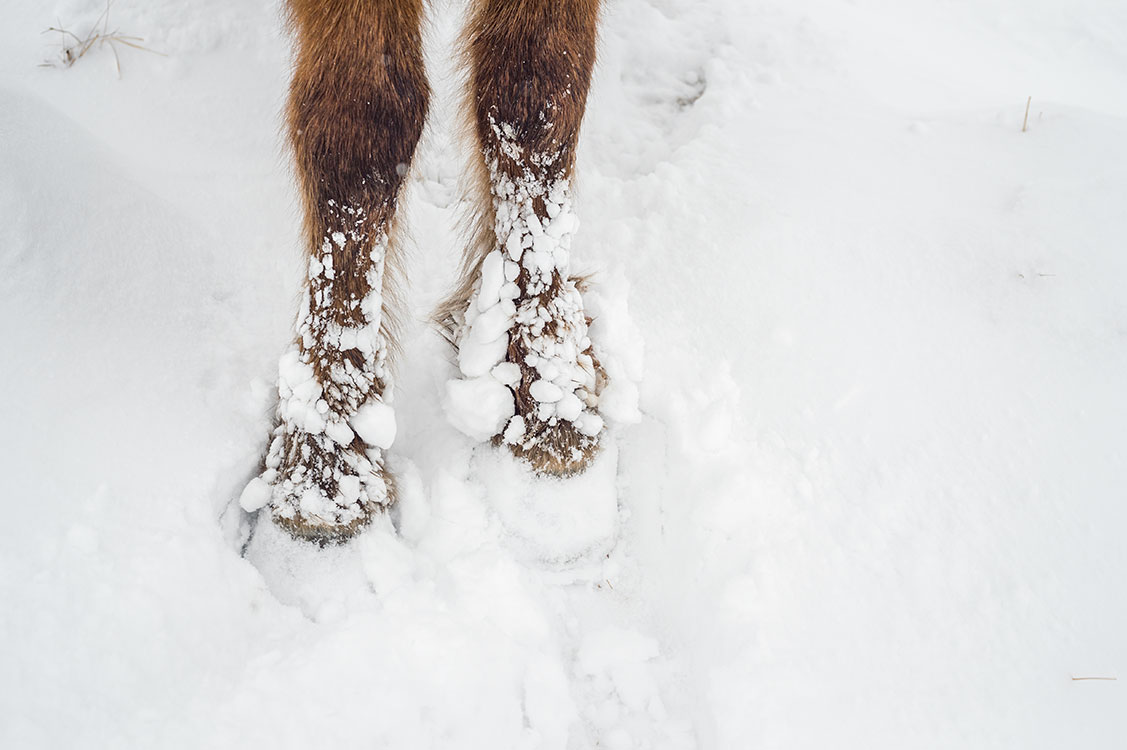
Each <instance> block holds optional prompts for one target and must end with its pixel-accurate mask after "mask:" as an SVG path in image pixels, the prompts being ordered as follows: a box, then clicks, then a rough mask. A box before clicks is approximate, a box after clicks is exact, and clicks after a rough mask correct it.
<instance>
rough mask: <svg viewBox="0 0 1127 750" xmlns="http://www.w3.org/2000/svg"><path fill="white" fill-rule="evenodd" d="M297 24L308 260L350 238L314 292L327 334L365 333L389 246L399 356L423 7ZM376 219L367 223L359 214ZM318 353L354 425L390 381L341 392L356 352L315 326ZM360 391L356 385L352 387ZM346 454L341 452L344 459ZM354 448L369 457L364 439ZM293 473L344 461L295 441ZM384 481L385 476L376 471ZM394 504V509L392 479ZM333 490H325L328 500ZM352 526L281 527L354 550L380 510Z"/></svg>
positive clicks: (297, 153) (393, 5)
mask: <svg viewBox="0 0 1127 750" xmlns="http://www.w3.org/2000/svg"><path fill="white" fill-rule="evenodd" d="M289 11H290V22H291V25H292V27H293V29H294V31H295V33H296V37H297V53H296V59H295V65H294V71H293V78H292V81H291V85H290V96H289V103H288V107H287V110H286V121H287V126H288V131H289V139H290V144H291V147H292V149H293V155H294V163H295V166H296V171H297V177H298V182H299V187H300V192H301V200H302V207H303V211H304V217H305V222H304V232H305V245H306V251H307V256H312V255H314V254H319V251H320V248H321V245H322V243H323V242H324V239H325V237H327V236H330V235H331V234H333V233H334V232H341V233H343V234H344V235H345V237H346V238H347V240H346V242H345V244H344V246H343V247H341V248H334V252H333V271H334V274H335V278H334V279H333V280H332V281H331V282H329V281H328V280H326V279H325V278H324V277H317V278H315V279H312V280H310V281H309V282H308V283H309V284H310V288H311V291H312V292H314V293H317V292H319V291H324V292H325V293H331V300H332V303H331V309H330V311H329V314H328V315H327V320H326V319H319V320H318V321H317V323H316V325H319V326H324V325H326V324H327V323H329V322H331V323H335V324H337V325H340V326H342V327H349V326H357V325H362V324H363V323H364V320H363V316H362V312H361V310H360V308H359V306H358V301H359V300H362V299H363V298H364V297H365V296H367V295H368V293H369V292H370V291H371V289H370V288H369V279H368V272H369V270H370V269H371V267H372V263H373V261H372V258H371V255H370V253H371V250H372V248H373V246H374V245H375V243H376V241H377V238H378V237H380V236H381V235H386V236H387V237H388V246H387V252H386V256H385V260H384V275H383V283H382V287H381V290H380V291H381V295H382V300H383V310H382V316H381V330H382V332H383V334H384V339H385V340H386V341H387V343H388V344H389V347H390V348H392V349H394V344H395V341H396V336H395V335H394V334H395V327H396V326H395V321H394V302H395V300H396V299H397V294H396V278H397V276H398V263H397V261H398V252H397V250H398V244H399V243H398V236H397V234H398V233H397V232H396V231H395V229H396V221H395V209H396V205H397V202H398V199H399V193H400V190H401V188H402V186H403V184H404V182H405V178H406V175H407V172H408V169H409V166H410V163H411V160H412V157H413V156H414V152H415V147H416V145H417V143H418V141H419V138H420V136H421V134H422V130H423V125H424V122H425V119H426V111H427V103H428V99H429V94H430V92H429V88H428V85H427V81H426V71H425V68H424V65H423V53H422V35H421V23H422V13H423V4H422V0H290V4H289ZM354 207H359V208H362V209H363V210H364V211H365V214H364V215H363V218H362V220H361V221H359V222H358V221H357V219H356V217H355V216H353V215H351V214H350V213H349V209H351V208H354ZM312 333H313V342H312V344H311V345H308V346H307V344H306V342H304V341H300V337H299V346H301V347H302V350H303V351H304V352H305V353H306V354H307V355H308V357H309V361H310V363H311V364H312V366H313V369H314V372H315V374H316V377H317V380H318V382H319V383H321V385H322V387H323V388H324V398H325V400H326V401H327V402H328V404H329V408H330V409H331V410H332V411H333V412H334V413H337V414H341V415H343V416H345V417H346V418H347V417H348V416H349V415H350V414H352V413H353V412H354V411H355V410H356V409H357V408H358V407H359V406H360V405H361V404H362V403H364V402H365V401H366V400H367V399H368V398H369V397H370V396H371V395H374V394H375V395H378V394H382V393H383V391H384V389H385V387H386V385H387V383H386V382H383V380H381V379H380V378H378V377H376V376H375V374H374V373H370V374H369V375H368V376H367V377H366V378H362V379H361V384H360V388H357V387H354V386H355V384H346V385H341V384H339V383H334V381H333V378H332V377H331V375H330V374H331V373H332V371H333V370H334V369H339V366H340V365H341V363H342V361H343V360H344V359H345V358H348V359H349V361H350V362H351V364H352V365H354V366H355V367H356V368H360V367H361V365H362V362H361V361H360V358H359V356H358V352H357V351H356V350H347V351H345V352H342V351H341V350H340V349H339V348H335V347H334V346H332V345H331V344H329V343H326V342H325V341H324V337H323V336H322V335H321V334H322V330H321V329H319V328H317V327H314V328H313V330H312ZM349 385H351V386H353V387H349ZM338 450H339V449H338ZM349 450H352V451H354V452H356V453H357V454H359V455H363V454H364V451H365V446H364V444H363V441H361V440H360V438H359V437H358V436H357V437H356V438H355V439H354V441H353V444H352V445H351V446H350V447H349ZM283 455H284V459H283V463H284V465H294V464H297V463H300V464H302V465H304V466H305V467H306V468H307V469H308V470H309V471H310V472H311V474H312V475H313V476H321V474H322V472H324V471H326V470H328V471H327V473H328V474H329V475H332V474H333V472H332V470H333V468H334V467H338V466H341V465H342V464H341V460H342V459H341V456H340V455H338V452H337V451H328V452H326V451H324V450H322V449H321V448H319V447H318V445H317V442H316V441H314V440H312V439H310V438H309V437H308V436H304V435H303V434H302V433H295V434H294V435H292V436H289V437H287V442H286V445H285V446H284V448H283ZM375 468H376V471H377V472H381V473H382V471H383V470H382V467H381V466H378V465H377V466H376V467H375ZM384 479H385V482H386V483H387V485H388V488H389V493H388V499H389V502H391V501H393V500H394V495H393V492H392V485H391V482H390V478H389V477H387V476H385V477H384ZM330 484H333V483H332V481H331V480H326V481H325V482H323V483H322V489H323V490H324V491H325V493H326V494H327V495H328V496H330V497H331V496H332V495H333V494H334V493H335V492H336V489H337V488H336V487H335V486H328V485H330ZM364 511H365V516H364V517H363V518H361V519H359V520H358V521H356V522H354V523H352V524H350V525H349V526H348V527H346V528H335V527H330V526H325V525H324V524H318V523H316V522H314V521H313V520H311V519H305V518H304V517H302V516H297V517H295V518H292V519H284V518H281V517H276V520H277V521H278V523H279V524H280V525H282V526H283V527H285V528H286V529H287V530H288V531H289V532H290V533H291V534H292V535H293V536H295V537H297V538H303V539H310V540H315V541H319V542H321V543H324V542H327V541H343V540H344V539H347V538H348V537H349V536H351V535H352V534H353V533H355V531H356V530H357V529H358V528H360V527H362V526H364V525H365V524H366V523H367V521H368V520H369V519H370V517H371V513H372V512H373V511H374V508H365V509H364Z"/></svg>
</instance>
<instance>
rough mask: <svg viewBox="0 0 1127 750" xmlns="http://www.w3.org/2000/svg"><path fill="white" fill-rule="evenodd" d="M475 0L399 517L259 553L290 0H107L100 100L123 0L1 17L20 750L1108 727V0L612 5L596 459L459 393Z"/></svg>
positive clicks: (287, 227) (1115, 360) (439, 212)
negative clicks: (325, 541)
mask: <svg viewBox="0 0 1127 750" xmlns="http://www.w3.org/2000/svg"><path fill="white" fill-rule="evenodd" d="M460 9H461V3H460V2H454V1H453V0H434V2H433V7H432V16H433V23H432V26H431V29H430V31H429V37H428V45H429V62H430V66H431V70H432V75H433V78H434V84H435V86H436V90H437V92H438V93H437V96H436V106H435V111H434V117H433V119H432V123H431V125H432V127H431V128H430V130H429V131H428V133H427V136H426V139H425V142H424V144H423V145H422V147H421V149H420V152H419V157H418V160H417V169H416V171H415V172H414V173H413V177H412V180H411V183H410V188H409V195H408V196H407V197H408V204H409V208H408V209H407V213H406V214H405V218H406V219H407V221H408V226H409V227H410V229H411V232H412V238H413V239H412V245H413V252H412V257H411V259H410V260H409V263H408V265H409V272H410V275H411V276H412V277H413V280H414V281H413V284H412V287H411V290H410V293H409V294H408V295H407V300H406V302H407V306H408V313H409V314H408V316H407V317H408V319H409V320H408V324H407V331H406V332H405V335H404V343H405V347H404V352H403V357H402V359H401V361H400V364H399V370H398V378H397V381H396V382H397V385H396V392H395V402H394V403H395V413H396V421H397V424H398V434H397V435H396V437H395V444H394V447H393V448H392V450H391V451H389V454H388V464H389V468H390V469H391V470H392V471H393V472H394V474H395V476H396V480H397V492H398V496H399V505H398V507H397V508H396V510H395V512H394V514H393V515H392V516H391V517H390V518H387V517H383V518H381V519H379V520H378V521H377V523H376V525H375V526H374V527H373V528H372V529H371V530H370V531H368V532H367V533H366V534H364V535H363V536H362V537H361V538H359V539H358V540H357V541H356V542H355V543H354V544H351V545H348V546H346V547H343V548H332V549H327V550H317V549H316V548H312V547H303V546H300V545H294V544H292V543H290V542H289V541H288V540H287V538H285V537H284V536H282V535H280V534H279V533H278V532H277V531H276V530H275V529H274V528H273V527H272V526H271V525H270V524H266V523H264V524H259V525H258V527H257V528H256V533H255V535H254V537H253V540H252V542H251V544H250V545H249V546H248V547H247V548H246V550H245V554H244V550H243V541H244V536H245V535H244V532H245V531H246V529H247V520H246V515H245V514H244V512H243V511H242V510H241V509H240V508H239V505H238V503H239V496H240V493H241V492H242V490H243V488H244V487H245V486H246V485H247V482H248V480H249V479H250V478H251V477H252V476H254V475H255V473H256V472H257V469H258V461H259V460H260V458H261V456H262V454H263V452H264V450H265V448H266V441H267V439H268V435H269V427H270V418H271V416H270V415H271V412H272V409H273V406H274V398H275V394H276V390H275V387H274V377H275V374H276V373H275V370H276V365H277V362H278V358H279V356H280V355H281V354H282V353H283V352H284V351H285V349H286V347H287V345H288V343H289V340H290V337H291V335H292V333H291V332H292V324H293V320H294V314H295V311H296V309H297V305H298V299H299V293H300V289H301V282H302V280H303V276H304V274H305V273H306V271H307V269H306V268H305V266H304V264H303V263H302V262H301V256H300V252H299V250H300V248H299V247H298V241H299V217H298V215H297V210H296V207H297V201H296V196H295V194H294V189H293V184H292V180H291V179H290V175H289V172H288V166H287V161H286V157H285V153H284V149H283V148H282V139H281V137H280V135H279V127H278V123H279V112H280V110H281V107H282V105H283V102H284V98H285V87H286V80H287V61H288V46H287V40H286V38H285V35H284V32H283V29H282V25H281V21H280V17H281V11H280V7H279V5H278V2H277V0H235V1H232V0H224V1H223V2H220V0H197V2H193V3H176V2H172V0H146V2H143V3H142V2H139V1H137V0H117V2H116V3H115V5H114V8H113V12H112V19H111V27H116V28H118V29H120V30H121V31H122V32H123V33H127V34H136V35H138V36H141V37H144V39H145V42H144V43H145V44H146V45H147V46H150V47H152V48H153V49H156V50H159V51H161V52H162V53H164V56H156V55H152V54H148V53H145V52H141V51H138V50H132V49H128V48H122V50H121V67H122V77H121V79H120V80H118V79H117V77H116V75H115V72H114V66H113V61H112V55H111V54H110V52H109V50H106V49H94V50H92V51H91V52H90V53H88V55H87V56H86V57H85V58H83V59H82V60H80V61H79V62H78V64H76V65H75V66H74V67H73V68H71V69H68V70H50V69H44V68H39V67H37V64H38V63H39V62H40V61H42V60H43V59H44V58H46V57H47V56H49V55H52V54H54V50H53V49H51V48H50V47H49V44H50V42H51V41H52V39H53V38H52V37H51V36H49V35H48V36H43V35H41V34H40V32H41V31H42V30H43V29H45V28H46V27H48V26H51V25H58V24H63V25H65V26H68V27H70V28H74V29H76V30H78V31H79V32H80V33H82V32H84V31H85V29H86V28H87V27H88V26H89V24H91V23H93V22H94V20H95V18H96V17H97V15H98V14H99V13H100V12H101V3H100V1H99V0H57V1H53V2H46V3H44V2H39V1H35V2H33V1H32V0H9V2H7V3H6V4H5V7H4V14H3V15H4V23H3V24H2V26H0V330H2V332H3V339H4V342H5V352H4V354H3V355H2V356H0V416H2V417H3V424H4V427H5V436H6V437H5V438H4V442H3V445H4V450H3V452H2V453H0V477H2V479H0V498H2V501H3V503H4V509H5V515H4V525H3V532H0V533H2V535H3V536H2V538H0V601H3V603H4V604H3V607H0V666H2V669H0V747H5V748H60V747H65V748H98V747H105V748H122V747H136V748H225V747H263V748H267V747H268V748H311V747H339V748H359V747H364V748H383V747H386V748H412V749H414V748H490V749H491V750H495V749H497V748H568V749H569V750H572V749H577V748H596V747H598V748H705V749H713V748H725V749H727V748H733V749H736V748H738V749H742V748H824V747H850V748H853V747H856V748H866V749H871V748H903V747H911V748H953V747H958V748H963V747H970V748H987V747H1004V748H1062V747H1068V748H1073V747H1093V748H1094V747H1115V746H1118V745H1120V744H1122V741H1123V737H1124V736H1127V694H1125V693H1124V690H1125V689H1127V683H1125V680H1127V638H1125V636H1124V634H1125V633H1127V603H1125V600H1124V598H1123V592H1124V590H1125V589H1127V586H1125V584H1127V545H1125V544H1124V543H1123V532H1124V529H1125V528H1127V503H1124V489H1123V488H1124V476H1125V468H1127V462H1125V446H1127V389H1125V388H1124V383H1127V295H1125V294H1124V293H1123V289H1124V282H1125V277H1127V253H1125V252H1124V247H1123V243H1124V237H1127V211H1125V210H1124V206H1125V205H1127V170H1125V169H1124V165H1125V164H1127V4H1124V3H1122V2H1120V0H1074V1H1070V2H1066V1H1065V0H1056V1H1055V2H1048V1H1042V0H1033V1H1026V2H1019V0H974V2H971V0H948V1H945V2H939V1H938V0H930V1H925V0H909V1H906V2H890V1H888V0H852V1H847V0H786V1H785V2H784V1H783V0H751V1H749V0H709V1H708V2H704V1H702V0H607V12H606V18H605V23H604V27H603V40H602V45H601V49H600V66H599V69H598V72H597V79H596V82H595V87H594V90H593V93H592V97H591V102H590V111H589V117H588V120H587V122H586V126H585V131H584V137H583V142H582V145H581V149H580V154H579V172H578V180H577V183H576V191H575V195H574V208H575V212H576V215H577V216H578V217H579V218H580V219H581V221H582V228H581V229H580V230H579V231H578V233H577V234H576V235H575V238H574V243H573V247H572V252H573V257H572V267H573V269H575V270H577V271H584V270H587V269H590V270H593V271H595V272H596V275H595V278H594V280H593V283H592V286H591V288H590V291H589V292H588V293H587V294H585V302H586V303H587V305H588V308H589V311H590V312H592V313H593V315H594V318H595V322H594V324H593V325H592V327H591V336H592V339H593V340H594V341H595V344H596V346H598V347H600V348H601V349H603V350H605V351H607V352H610V353H612V355H613V356H612V359H613V362H612V363H610V365H609V366H608V372H609V374H610V376H611V379H612V383H613V385H612V388H617V389H619V390H618V392H617V393H616V394H615V395H613V396H612V393H614V391H612V390H611V389H608V391H606V392H605V393H604V395H603V403H602V404H601V408H603V409H604V410H605V411H606V412H607V416H608V417H612V418H613V420H614V421H616V422H618V423H619V426H618V427H615V428H614V430H613V431H612V432H611V433H610V434H609V435H608V436H607V453H606V454H604V456H603V457H602V459H600V460H601V461H604V463H600V464H597V469H598V470H597V471H596V472H595V473H593V474H592V475H591V476H590V477H584V478H581V479H580V480H578V481H577V482H576V483H574V484H569V483H565V482H550V483H537V482H535V481H533V480H532V479H530V478H529V477H528V476H527V475H525V474H521V472H520V470H519V467H517V466H515V465H513V464H511V463H508V464H507V463H505V461H504V460H503V458H504V457H503V454H502V453H500V452H498V451H495V450H494V449H491V448H488V447H482V446H478V445H477V444H476V443H474V441H472V440H471V439H469V438H467V437H465V436H463V435H462V434H461V433H459V432H458V431H457V430H456V429H454V428H453V427H451V426H450V425H449V423H448V421H447V419H446V417H445V414H444V411H443V406H442V402H443V397H444V388H445V383H446V381H447V380H449V379H451V378H452V377H456V373H457V367H456V364H455V363H454V362H453V361H452V360H451V358H450V356H449V352H448V349H447V347H446V346H445V344H444V343H443V342H442V341H441V340H440V337H439V336H438V335H437V334H435V333H433V332H432V331H430V330H428V329H427V328H426V326H425V324H424V323H423V322H422V321H423V320H424V319H425V317H426V315H427V314H428V313H429V312H430V310H431V308H432V306H433V305H434V303H435V302H436V301H437V300H438V299H440V298H441V297H442V295H443V293H444V292H445V291H446V290H447V289H448V288H449V286H450V284H451V283H452V281H453V276H454V274H455V269H456V262H455V261H456V256H457V252H458V247H459V245H460V242H459V236H458V234H457V230H456V224H455V214H456V209H457V201H458V197H457V196H458V193H457V190H456V182H457V173H458V167H457V165H458V163H459V158H460V153H459V151H458V149H457V148H456V145H455V143H454V141H453V139H452V137H451V131H452V123H453V121H454V111H453V105H454V102H455V97H454V95H453V93H452V92H453V90H454V86H455V80H456V78H455V76H454V75H453V71H452V68H451V63H450V59H449V56H448V52H449V40H450V39H451V38H452V37H453V35H454V34H455V32H456V29H457V25H458V18H457V16H458V14H459V13H458V12H459V11H460ZM1029 95H1032V97H1033V100H1032V106H1031V108H1030V113H1029V123H1028V124H1029V127H1028V132H1024V133H1023V132H1021V131H1022V121H1023V116H1024V113H1025V103H1026V97H1027V96H1029ZM643 341H644V347H643V346H642V342H643ZM612 368H613V369H612ZM483 374H484V373H483ZM502 375H503V373H502ZM612 411H613V412H614V413H613V414H611V413H610V412H612ZM631 422H633V423H634V424H629V423H631ZM624 425H625V426H624ZM612 476H613V479H612V478H611V477H612ZM600 480H601V481H600ZM569 495H570V497H571V499H573V500H574V502H573V503H572V504H571V505H570V506H569V505H568V503H567V499H568V497H569ZM538 498H539V499H541V500H542V502H537V499H538ZM260 500H261V498H260V497H256V496H255V495H254V493H253V492H252V493H251V496H249V497H248V496H244V498H243V502H244V503H246V504H247V505H249V506H253V505H255V504H257V503H258V502H259V501H260ZM569 510H570V511H571V512H570V513H569ZM608 511H609V512H608ZM256 566H257V567H256ZM1074 677H1118V678H1120V679H1119V680H1118V681H1110V680H1099V681H1097V680H1090V681H1074V680H1073V679H1072V678H1074Z"/></svg>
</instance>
